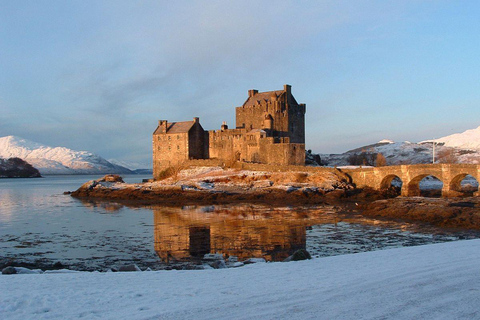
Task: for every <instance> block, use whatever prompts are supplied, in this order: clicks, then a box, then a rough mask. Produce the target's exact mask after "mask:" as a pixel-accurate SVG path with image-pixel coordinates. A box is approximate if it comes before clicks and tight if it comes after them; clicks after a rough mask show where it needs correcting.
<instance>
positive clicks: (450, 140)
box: [320, 127, 480, 166]
mask: <svg viewBox="0 0 480 320" xmlns="http://www.w3.org/2000/svg"><path fill="white" fill-rule="evenodd" d="M434 143H435V162H436V163H473V164H480V127H478V128H476V129H472V130H467V131H465V132H463V133H456V134H453V135H450V136H446V137H442V138H438V139H434V140H425V141H421V142H418V143H413V142H409V141H405V142H394V141H392V140H387V139H385V140H381V141H379V142H377V143H374V144H371V145H367V146H363V147H360V148H356V149H353V150H349V151H347V152H345V153H342V154H320V158H321V161H322V164H323V165H328V166H346V165H375V163H376V160H377V159H376V157H377V155H378V154H381V155H382V156H383V157H385V160H386V164H387V165H398V164H419V163H432V161H433V147H434V146H433V144H434Z"/></svg>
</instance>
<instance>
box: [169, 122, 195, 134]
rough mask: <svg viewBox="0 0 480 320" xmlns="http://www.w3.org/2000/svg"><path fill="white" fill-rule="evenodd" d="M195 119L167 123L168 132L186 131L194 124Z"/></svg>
mask: <svg viewBox="0 0 480 320" xmlns="http://www.w3.org/2000/svg"><path fill="white" fill-rule="evenodd" d="M194 123H195V121H182V122H171V123H168V125H167V133H185V132H188V131H189V130H190V129H191V128H192V127H193V125H194Z"/></svg>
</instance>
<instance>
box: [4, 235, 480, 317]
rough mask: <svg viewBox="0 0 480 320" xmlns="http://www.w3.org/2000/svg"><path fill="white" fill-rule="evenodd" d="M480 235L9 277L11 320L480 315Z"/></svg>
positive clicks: (6, 295)
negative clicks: (143, 268) (285, 256)
mask: <svg viewBox="0 0 480 320" xmlns="http://www.w3.org/2000/svg"><path fill="white" fill-rule="evenodd" d="M479 250H480V240H469V241H456V242H449V243H443V244H434V245H427V246H418V247H405V248H399V249H391V250H384V251H375V252H366V253H359V254H352V255H342V256H333V257H327V258H319V259H313V260H306V261H298V262H287V263H281V262H280V263H255V264H249V265H245V266H243V267H239V268H228V269H218V270H192V271H151V272H118V273H111V272H109V273H98V272H94V273H87V272H81V273H60V274H26V275H2V276H0V287H1V288H2V290H0V318H2V319H79V318H85V319H94V318H96V319H132V318H133V319H159V318H160V319H221V318H224V319H253V318H255V319H478V318H479V317H480V295H479V290H480V273H479V269H478V266H479V264H480V255H479V254H478V252H479Z"/></svg>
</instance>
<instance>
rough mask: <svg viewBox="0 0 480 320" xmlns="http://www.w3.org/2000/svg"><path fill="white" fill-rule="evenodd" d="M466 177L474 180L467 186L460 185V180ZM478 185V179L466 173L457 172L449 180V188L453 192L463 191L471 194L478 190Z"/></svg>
mask: <svg viewBox="0 0 480 320" xmlns="http://www.w3.org/2000/svg"><path fill="white" fill-rule="evenodd" d="M467 177H471V179H474V180H475V181H474V183H473V184H471V185H470V186H469V187H466V186H465V187H464V186H462V182H463V181H464V180H465V178H467ZM472 182H473V181H472ZM478 185H479V181H478V180H477V178H476V177H474V176H472V175H470V174H467V173H461V174H457V175H456V176H455V177H453V178H452V179H451V180H450V183H449V190H450V191H454V192H460V193H464V194H470V193H471V194H473V193H475V192H478Z"/></svg>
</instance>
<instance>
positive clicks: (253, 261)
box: [243, 258, 267, 264]
mask: <svg viewBox="0 0 480 320" xmlns="http://www.w3.org/2000/svg"><path fill="white" fill-rule="evenodd" d="M259 262H267V260H265V259H264V258H250V259H248V260H245V261H243V263H244V264H252V263H259Z"/></svg>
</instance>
